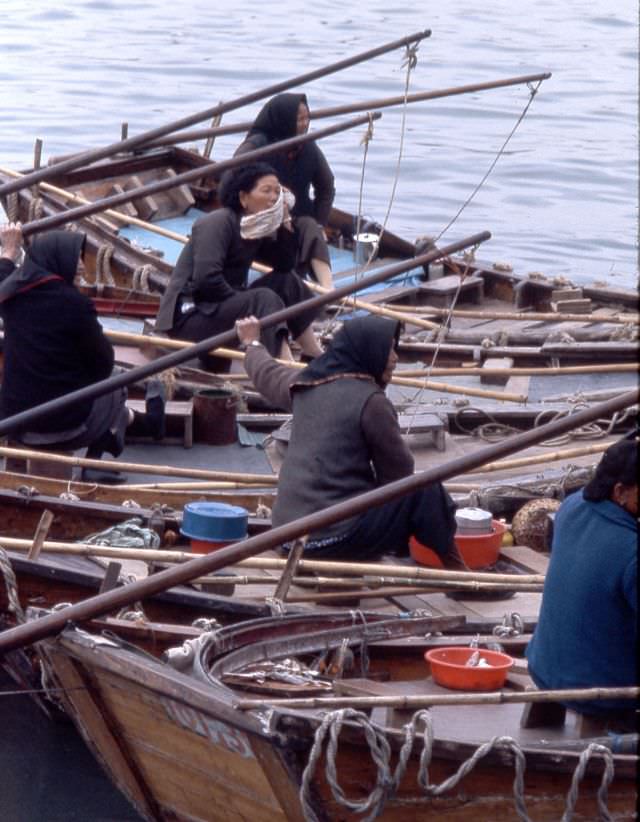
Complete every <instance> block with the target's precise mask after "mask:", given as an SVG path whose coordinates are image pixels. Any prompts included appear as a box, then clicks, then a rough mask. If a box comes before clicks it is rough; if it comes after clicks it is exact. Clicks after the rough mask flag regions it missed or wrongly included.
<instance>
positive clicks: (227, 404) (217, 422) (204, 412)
mask: <svg viewBox="0 0 640 822" xmlns="http://www.w3.org/2000/svg"><path fill="white" fill-rule="evenodd" d="M237 408H238V396H237V395H236V394H235V393H234V392H233V391H229V390H228V389H226V388H207V389H205V390H203V391H198V392H197V393H196V394H195V395H194V398H193V433H194V437H195V440H196V442H204V443H206V444H207V445H230V444H231V443H233V442H235V441H236V440H237V438H238V430H237V425H236V413H237Z"/></svg>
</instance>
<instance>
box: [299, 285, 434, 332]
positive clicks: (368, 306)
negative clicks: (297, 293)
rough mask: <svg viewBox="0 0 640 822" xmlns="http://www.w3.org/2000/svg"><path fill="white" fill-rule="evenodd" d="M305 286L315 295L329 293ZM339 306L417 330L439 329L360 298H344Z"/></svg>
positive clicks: (316, 286)
mask: <svg viewBox="0 0 640 822" xmlns="http://www.w3.org/2000/svg"><path fill="white" fill-rule="evenodd" d="M307 285H308V286H309V288H310V289H311V290H312V291H315V292H316V294H328V293H329V289H328V288H323V286H321V285H320V284H319V283H314V282H307ZM340 304H341V305H343V306H345V307H352V308H361V309H364V310H365V311H369V312H370V313H371V314H378V315H379V316H380V317H389V318H390V319H392V320H398V321H399V322H402V323H411V324H412V325H415V326H417V327H418V328H426V329H428V330H430V331H433V330H434V329H439V328H440V324H439V323H432V322H429V320H422V319H420V318H419V317H411V316H408V315H407V314H404V313H402V312H401V311H398V310H397V309H390V308H386V307H385V308H383V307H382V306H379V305H376V304H374V303H370V302H366V301H365V300H362V299H360V297H353V296H352V297H345V298H344V299H343V300H340Z"/></svg>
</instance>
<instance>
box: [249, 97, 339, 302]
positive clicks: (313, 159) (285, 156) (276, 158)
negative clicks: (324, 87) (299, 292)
mask: <svg viewBox="0 0 640 822" xmlns="http://www.w3.org/2000/svg"><path fill="white" fill-rule="evenodd" d="M308 130H309V105H308V103H307V96H306V94H292V93H289V92H287V93H284V94H278V95H276V96H275V97H273V98H272V99H271V100H269V101H268V102H267V103H265V105H264V106H263V107H262V109H261V110H260V113H259V114H258V116H257V117H256V119H255V120H254V122H253V125H252V126H251V128H250V129H249V132H248V133H247V136H246V137H245V139H244V142H242V143H241V144H240V145H239V146H238V148H237V149H236V151H235V155H238V154H244V153H245V152H247V151H254V150H255V149H257V148H262V147H263V146H267V145H271V144H272V143H277V142H280V141H281V140H287V139H289V138H290V137H297V136H298V135H300V134H306V133H307V131H308ZM268 162H269V164H270V165H272V166H273V168H274V170H275V172H276V174H277V175H278V179H279V180H280V182H281V183H282V185H283V186H285V187H286V188H288V189H289V191H291V192H292V194H293V195H294V197H295V205H294V206H293V208H292V209H291V214H292V216H293V218H294V220H295V221H296V222H297V223H298V224H299V226H303V227H304V236H306V235H309V237H310V238H312V237H315V238H317V237H320V238H321V239H323V240H324V239H325V237H324V229H325V228H326V226H327V224H328V222H329V214H330V212H331V206H332V205H333V198H334V196H335V187H334V177H333V173H332V171H331V168H330V167H329V164H328V163H327V160H326V158H325V156H324V154H323V153H322V150H321V149H320V147H319V146H318V144H317V142H314V141H311V142H308V143H303V144H302V145H301V146H298V147H296V148H292V149H289V150H288V151H280V152H278V153H276V154H272V155H270V156H269V159H268ZM312 187H313V198H312V197H311V191H310V189H311V188H312ZM307 223H308V224H307ZM302 256H303V257H304V258H307V259H310V262H311V266H310V269H311V270H310V271H309V273H310V274H311V275H312V276H313V277H314V278H315V279H316V280H317V281H318V282H319V283H320V285H322V286H323V287H324V288H331V286H332V276H331V265H330V260H329V251H328V249H327V247H326V241H325V243H324V246H323V245H322V244H320V243H318V242H317V239H316V248H315V249H314V254H313V255H309V254H308V253H304V254H303V255H302ZM299 273H306V272H299Z"/></svg>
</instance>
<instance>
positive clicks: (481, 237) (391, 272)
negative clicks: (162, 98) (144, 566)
mask: <svg viewBox="0 0 640 822" xmlns="http://www.w3.org/2000/svg"><path fill="white" fill-rule="evenodd" d="M244 156H246V155H244ZM490 237H491V234H490V233H489V232H488V231H485V232H482V233H480V234H474V235H472V236H471V237H467V238H466V239H464V240H461V241H460V242H457V243H452V244H451V245H449V246H446V247H445V248H443V249H434V250H433V251H430V252H428V253H427V254H424V255H421V256H418V257H415V258H414V259H412V260H410V261H409V262H407V261H406V260H405V261H403V262H400V263H396V264H395V265H390V266H388V267H385V268H383V269H380V270H377V271H376V272H374V273H372V274H370V275H369V276H368V277H365V278H363V279H362V280H361V281H360V283H359V284H358V286H354V285H353V284H350V285H345V286H342V287H340V288H336V289H335V290H334V291H333V292H331V294H326V295H325V294H318V295H317V296H315V297H311V298H309V299H308V300H303V301H302V302H300V303H296V304H295V305H292V306H289V307H288V308H283V309H281V310H279V311H275V312H274V313H273V314H269V315H268V316H266V317H263V318H262V319H261V320H260V327H261V328H266V327H268V326H271V325H277V324H278V323H280V322H285V321H288V320H290V319H291V318H292V317H296V316H297V315H298V314H300V313H302V312H303V311H307V310H310V309H315V308H320V307H321V306H324V305H326V304H327V303H328V302H331V300H332V299H340V298H341V297H344V296H346V295H347V294H351V293H352V291H353V290H354V288H356V287H360V288H362V287H363V286H367V285H374V284H375V283H378V282H383V281H384V280H386V279H388V278H389V277H394V276H396V274H401V273H402V272H403V271H406V270H408V269H409V268H412V267H413V266H414V265H425V264H427V263H431V262H433V261H434V260H436V259H439V258H440V257H443V256H448V255H450V254H453V253H455V252H456V251H461V250H462V249H463V248H467V247H468V246H470V245H471V246H475V245H478V244H479V243H482V242H484V241H485V240H488V239H489V238H490ZM236 340H237V335H236V332H235V329H230V330H229V331H225V332H223V333H221V334H217V335H215V336H213V337H208V338H207V339H204V340H201V341H200V342H198V343H194V344H193V345H191V346H190V347H188V348H186V349H184V350H182V351H174V352H173V353H171V354H166V355H164V356H163V357H159V358H158V359H157V360H154V361H153V362H150V363H146V364H144V365H140V366H137V367H136V368H132V369H130V370H129V371H126V372H123V373H120V374H116V375H112V376H111V377H108V378H107V379H105V380H101V381H100V382H96V383H93V384H92V385H87V386H85V387H84V388H80V389H78V390H77V391H72V392H71V393H70V394H66V395H65V396H63V397H57V398H56V399H53V400H49V402H45V403H42V405H38V406H36V407H34V408H30V409H28V410H27V411H22V412H20V413H19V414H14V415H13V416H12V417H6V418H5V419H3V420H0V436H2V435H4V434H9V433H11V432H12V431H14V430H17V429H20V428H21V429H23V430H24V429H28V426H29V425H30V424H31V423H32V422H33V421H34V420H36V419H39V418H40V417H43V416H45V415H46V414H49V413H53V412H57V411H60V409H62V408H65V407H66V406H68V405H71V404H72V403H74V402H79V401H80V400H88V399H95V398H96V397H100V396H102V395H103V394H107V393H109V392H110V391H113V390H115V389H116V388H121V387H123V386H126V385H131V384H132V383H134V382H137V381H138V380H142V379H144V378H146V377H150V376H151V375H152V374H157V373H159V372H160V371H165V370H166V369H167V368H172V367H173V366H175V365H179V364H180V363H182V362H184V361H186V360H188V359H190V358H191V357H195V356H197V355H198V354H201V353H205V352H208V351H210V350H212V349H215V348H218V347H219V346H223V345H227V344H229V343H232V342H235V341H236Z"/></svg>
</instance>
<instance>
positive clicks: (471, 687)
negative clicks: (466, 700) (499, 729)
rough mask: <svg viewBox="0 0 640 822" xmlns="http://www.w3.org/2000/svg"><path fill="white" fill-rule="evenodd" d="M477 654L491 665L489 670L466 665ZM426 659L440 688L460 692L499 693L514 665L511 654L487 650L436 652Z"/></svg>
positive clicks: (444, 649) (451, 649) (426, 656)
mask: <svg viewBox="0 0 640 822" xmlns="http://www.w3.org/2000/svg"><path fill="white" fill-rule="evenodd" d="M476 650H477V651H478V652H479V653H480V656H481V657H482V658H483V659H484V660H486V662H487V663H488V665H487V667H478V666H477V665H473V666H471V665H467V664H466V662H467V660H468V659H469V657H470V656H471V654H473V653H475V652H476ZM424 658H425V660H426V661H427V662H428V663H429V665H430V666H431V675H432V676H433V678H434V680H435V681H436V682H437V683H438V685H443V686H444V687H445V688H453V689H454V690H456V691H495V690H496V689H498V688H501V687H502V686H503V685H504V682H505V679H506V678H507V672H508V671H509V668H511V667H512V665H513V662H514V660H513V658H512V657H510V656H509V655H508V654H502V653H500V652H499V651H487V650H485V649H484V648H456V647H451V648H432V649H431V650H430V651H427V652H426V653H425V655H424Z"/></svg>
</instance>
